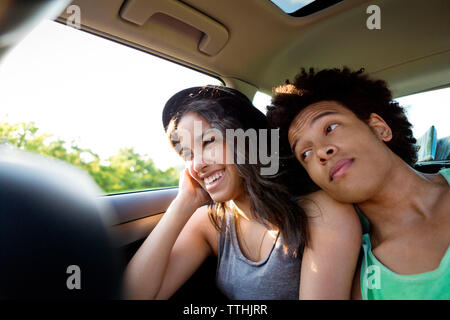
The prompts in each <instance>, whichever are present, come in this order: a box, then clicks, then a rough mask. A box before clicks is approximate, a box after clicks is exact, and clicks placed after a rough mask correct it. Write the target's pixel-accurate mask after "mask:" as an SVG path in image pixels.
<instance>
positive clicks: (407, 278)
mask: <svg viewBox="0 0 450 320" xmlns="http://www.w3.org/2000/svg"><path fill="white" fill-rule="evenodd" d="M439 173H440V174H442V175H443V176H444V177H445V179H446V180H447V182H448V183H449V185H450V168H447V169H443V170H441V171H440V172H439ZM359 213H360V212H359ZM360 218H361V220H362V222H364V223H366V222H368V221H367V220H365V218H364V217H363V216H361V214H360ZM362 248H363V251H364V256H363V261H362V265H361V276H360V280H361V282H360V283H361V294H362V298H363V299H364V300H449V299H450V247H449V248H447V251H446V253H445V255H444V257H443V258H442V260H441V263H440V265H439V267H438V268H437V269H435V270H433V271H429V272H425V273H420V274H413V275H401V274H397V273H395V272H393V271H391V270H389V269H388V268H387V267H386V266H384V265H383V264H382V263H381V262H380V261H378V259H377V258H376V257H375V256H374V255H373V253H372V246H371V243H370V236H369V233H365V234H364V235H363V239H362Z"/></svg>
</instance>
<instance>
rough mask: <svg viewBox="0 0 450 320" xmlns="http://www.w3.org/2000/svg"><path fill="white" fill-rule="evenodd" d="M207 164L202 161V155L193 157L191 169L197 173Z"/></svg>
mask: <svg viewBox="0 0 450 320" xmlns="http://www.w3.org/2000/svg"><path fill="white" fill-rule="evenodd" d="M206 165H207V163H206V162H205V159H203V156H202V154H199V155H195V156H194V159H193V160H192V169H193V170H194V171H195V173H199V172H201V171H202V169H203V168H205V167H206Z"/></svg>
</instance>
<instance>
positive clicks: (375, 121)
mask: <svg viewBox="0 0 450 320" xmlns="http://www.w3.org/2000/svg"><path fill="white" fill-rule="evenodd" d="M367 124H368V125H369V127H370V128H371V129H372V131H373V132H374V133H375V134H376V135H377V137H379V138H380V139H381V140H383V141H384V142H389V141H391V140H392V130H391V127H389V126H388V125H387V123H386V122H385V121H384V120H383V118H382V117H380V116H379V115H378V114H376V113H371V114H370V117H369V120H368V122H367Z"/></svg>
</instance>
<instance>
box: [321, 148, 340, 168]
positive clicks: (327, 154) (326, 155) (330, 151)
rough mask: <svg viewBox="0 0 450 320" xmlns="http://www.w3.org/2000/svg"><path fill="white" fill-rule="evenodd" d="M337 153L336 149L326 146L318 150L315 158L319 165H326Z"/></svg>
mask: <svg viewBox="0 0 450 320" xmlns="http://www.w3.org/2000/svg"><path fill="white" fill-rule="evenodd" d="M336 152H337V148H336V147H335V146H332V145H327V146H325V147H323V148H320V149H318V151H317V156H318V157H319V161H320V163H321V164H326V163H327V162H328V160H330V159H331V158H332V157H333V156H334V155H335V154H336Z"/></svg>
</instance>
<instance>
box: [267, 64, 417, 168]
mask: <svg viewBox="0 0 450 320" xmlns="http://www.w3.org/2000/svg"><path fill="white" fill-rule="evenodd" d="M363 72H364V69H360V70H359V71H355V72H352V71H350V69H348V68H347V67H344V68H343V69H342V70H339V69H325V70H322V71H319V72H317V73H316V72H314V69H313V68H311V69H309V72H306V70H305V69H304V68H302V69H301V72H300V73H299V74H298V75H297V76H296V77H295V80H294V83H289V81H286V84H284V85H281V86H279V87H277V88H275V89H274V96H273V98H272V106H269V107H268V113H267V117H268V119H269V122H270V123H271V125H272V126H274V127H278V128H280V139H281V140H282V143H283V144H286V143H288V142H287V134H288V130H289V126H290V125H291V122H292V121H293V120H294V118H295V117H296V116H297V114H298V113H299V112H300V111H302V110H303V109H304V108H306V107H307V106H309V105H311V104H313V103H316V102H319V101H325V100H332V101H336V102H339V103H341V104H342V105H343V106H344V107H346V108H348V109H349V110H351V111H352V112H353V113H354V114H355V115H356V116H357V117H358V118H359V119H360V120H362V121H364V122H367V120H368V119H369V118H370V114H371V113H376V114H378V115H379V116H380V117H382V118H383V119H384V121H386V123H387V124H388V125H389V127H390V128H391V130H392V140H391V141H389V142H386V145H387V146H388V147H389V148H390V149H391V150H392V152H394V153H395V154H397V155H398V156H399V157H400V158H401V159H403V160H404V161H405V162H406V163H408V164H409V165H411V166H412V165H414V164H415V162H416V161H417V147H416V139H415V138H414V137H413V133H412V130H411V123H410V122H409V121H408V119H407V117H406V115H405V112H404V109H403V108H402V107H401V106H399V104H398V103H397V102H395V101H393V100H392V94H391V92H390V90H389V89H388V88H387V85H386V82H384V81H382V80H371V79H369V78H368V76H367V75H365V74H363Z"/></svg>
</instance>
